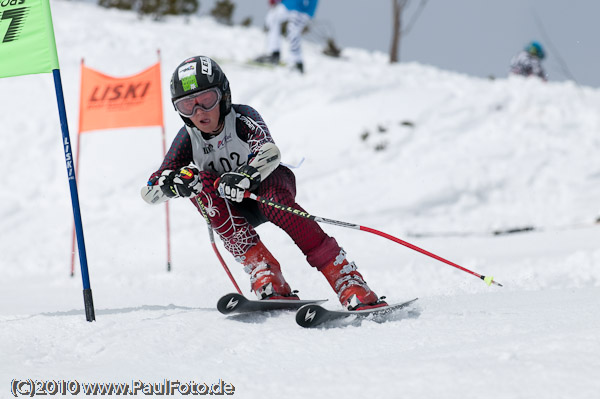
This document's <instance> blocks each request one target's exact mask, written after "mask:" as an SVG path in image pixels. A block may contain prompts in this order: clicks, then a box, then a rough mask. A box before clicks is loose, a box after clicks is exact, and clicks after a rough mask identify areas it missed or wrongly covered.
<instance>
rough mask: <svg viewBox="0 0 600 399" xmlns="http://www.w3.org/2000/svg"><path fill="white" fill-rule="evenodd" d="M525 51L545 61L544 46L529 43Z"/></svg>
mask: <svg viewBox="0 0 600 399" xmlns="http://www.w3.org/2000/svg"><path fill="white" fill-rule="evenodd" d="M525 51H527V52H528V53H529V54H531V55H533V56H536V57H538V58H539V59H540V60H543V59H544V57H545V56H546V53H544V49H543V47H542V45H541V44H540V43H538V42H531V43H529V44H528V45H527V46H526V47H525Z"/></svg>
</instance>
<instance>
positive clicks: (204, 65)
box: [171, 55, 231, 127]
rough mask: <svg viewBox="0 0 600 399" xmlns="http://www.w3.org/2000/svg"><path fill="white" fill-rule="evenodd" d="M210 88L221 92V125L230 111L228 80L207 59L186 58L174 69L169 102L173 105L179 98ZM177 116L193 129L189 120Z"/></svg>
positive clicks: (219, 68) (211, 61)
mask: <svg viewBox="0 0 600 399" xmlns="http://www.w3.org/2000/svg"><path fill="white" fill-rule="evenodd" d="M212 87H216V88H217V89H219V90H220V91H221V103H220V104H219V111H220V115H219V123H222V122H223V120H224V119H225V116H226V115H227V114H228V113H229V112H230V111H231V89H230V88H229V80H227V76H225V73H224V72H223V70H222V69H221V67H220V66H219V64H217V63H216V62H215V61H214V60H213V59H211V58H209V57H204V56H201V55H199V56H196V57H192V58H188V59H187V60H185V61H183V62H182V63H181V64H179V66H177V68H175V72H173V75H172V76H171V102H172V103H174V102H175V100H177V99H179V98H181V97H185V96H188V95H190V94H193V93H196V92H199V91H203V90H206V89H210V88H212ZM173 106H175V105H173ZM176 110H177V109H176ZM179 116H181V119H183V121H184V122H185V124H186V125H188V126H190V127H194V124H193V123H192V121H191V119H190V118H186V117H185V116H183V115H179Z"/></svg>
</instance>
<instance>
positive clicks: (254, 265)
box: [148, 56, 386, 310]
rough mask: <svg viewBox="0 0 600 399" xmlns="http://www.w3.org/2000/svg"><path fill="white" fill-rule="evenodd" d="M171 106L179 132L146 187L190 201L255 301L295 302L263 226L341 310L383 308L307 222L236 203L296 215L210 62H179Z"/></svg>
mask: <svg viewBox="0 0 600 399" xmlns="http://www.w3.org/2000/svg"><path fill="white" fill-rule="evenodd" d="M171 100H172V102H173V105H174V107H175V110H176V111H177V112H178V113H179V115H180V117H181V119H182V120H183V122H184V126H183V127H182V128H181V129H180V130H179V132H178V133H177V135H176V137H175V139H174V140H173V143H172V145H171V148H170V149H169V151H168V153H167V154H166V156H165V158H164V160H163V162H162V164H161V166H160V168H159V169H158V170H157V171H156V172H154V173H153V174H152V175H151V176H150V179H149V181H148V185H158V186H160V189H161V191H162V192H163V193H164V195H166V196H167V197H169V198H180V197H181V198H190V199H191V201H192V203H193V204H194V205H195V206H196V208H197V209H198V211H200V212H201V213H203V215H205V217H207V218H208V219H209V220H210V223H211V225H212V227H213V228H214V230H215V231H216V232H217V234H218V235H219V236H220V237H221V239H222V240H223V244H224V246H225V248H226V249H227V250H228V251H229V252H230V253H231V254H232V255H233V256H234V257H235V259H236V260H237V261H238V262H240V263H242V264H243V266H244V270H245V271H246V272H247V273H248V274H249V275H250V284H251V290H252V291H253V292H254V293H255V294H256V296H257V297H258V298H259V299H275V298H276V299H298V296H297V295H296V293H295V291H292V290H291V288H290V286H289V284H288V283H287V282H286V281H285V279H284V277H283V275H282V273H281V268H280V264H279V262H278V261H277V260H276V259H275V258H274V257H273V255H272V254H271V253H270V252H269V250H267V248H266V247H265V245H264V244H263V242H262V241H261V240H260V237H259V235H258V234H257V233H256V231H255V229H254V228H255V227H257V226H258V225H260V224H262V223H264V222H271V223H273V224H275V225H277V226H278V227H280V228H281V229H283V230H284V231H285V232H286V233H287V234H288V235H289V236H290V237H291V238H292V240H293V241H294V242H295V244H296V245H297V246H298V248H299V249H300V250H301V251H302V253H303V254H304V255H305V256H306V260H307V262H308V263H309V264H310V265H311V266H312V267H314V268H315V269H316V270H317V271H319V272H321V273H322V274H323V275H324V276H325V278H326V279H327V281H328V282H329V284H330V285H331V287H332V288H333V289H334V291H335V292H336V293H337V295H338V298H339V301H340V303H341V304H342V305H343V306H344V307H345V308H347V309H350V310H355V309H366V308H372V307H380V306H385V305H386V303H385V302H384V301H382V300H380V299H379V297H378V296H377V295H376V294H375V293H374V292H373V291H371V289H370V288H369V286H368V285H367V284H366V282H365V281H364V279H363V277H362V275H361V274H360V273H359V272H358V271H357V270H356V265H355V264H354V262H348V260H347V259H346V252H345V251H344V250H343V249H342V248H341V247H340V246H339V245H338V243H337V242H336V240H335V239H334V238H333V237H330V236H328V235H327V234H326V233H325V232H324V231H323V230H322V229H321V227H320V226H319V224H317V223H316V222H315V221H313V220H309V219H305V218H301V217H298V216H295V215H292V214H290V213H287V212H285V211H281V210H278V209H276V208H274V207H272V206H268V205H266V204H261V203H259V202H257V201H254V200H252V199H244V193H245V191H246V190H248V191H250V192H253V193H256V194H257V195H259V196H261V197H264V198H269V199H272V200H274V201H276V202H279V203H282V204H284V205H287V206H290V207H292V208H295V209H299V210H302V208H301V207H300V206H299V205H298V204H297V203H296V201H295V196H296V182H295V177H294V174H293V172H292V171H291V170H290V169H288V168H287V167H285V166H283V165H281V164H280V159H281V155H280V152H279V149H278V148H277V146H276V145H275V142H274V141H273V138H272V137H271V133H270V132H269V129H268V128H267V125H266V124H265V122H264V121H263V119H262V117H261V116H260V114H259V113H258V112H257V111H256V110H254V109H253V108H252V107H250V106H249V105H243V104H232V103H231V89H230V87H229V81H228V80H227V77H226V76H225V74H224V73H223V71H222V70H221V68H220V66H219V65H218V64H217V63H216V62H215V61H213V60H212V59H210V58H208V57H203V56H197V57H192V58H189V59H187V60H185V61H183V62H182V63H181V64H180V65H179V66H178V67H177V69H176V70H175V72H174V73H173V76H172V78H171ZM216 181H218V187H217V188H215V182H216Z"/></svg>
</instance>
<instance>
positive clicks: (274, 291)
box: [239, 241, 299, 299]
mask: <svg viewBox="0 0 600 399" xmlns="http://www.w3.org/2000/svg"><path fill="white" fill-rule="evenodd" d="M239 261H240V262H241V263H242V264H243V265H244V271H245V272H246V273H248V274H250V288H251V290H252V292H254V293H255V294H256V296H257V297H258V299H299V298H298V295H296V292H295V291H292V290H291V288H290V286H289V284H288V283H286V281H285V279H284V278H283V274H281V267H280V265H279V262H277V260H276V259H275V258H274V257H273V255H272V254H271V252H269V250H268V249H267V248H266V247H265V246H264V245H263V243H262V241H259V242H258V243H257V244H256V245H254V246H253V247H251V248H250V249H249V250H248V251H246V253H245V254H244V255H243V256H242V257H241V258H240V259H239Z"/></svg>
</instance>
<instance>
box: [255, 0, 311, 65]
mask: <svg viewBox="0 0 600 399" xmlns="http://www.w3.org/2000/svg"><path fill="white" fill-rule="evenodd" d="M317 3H318V0H269V4H270V8H269V11H268V12H267V16H266V18H265V24H266V26H267V31H268V33H267V54H266V55H263V56H260V57H258V58H256V60H255V61H256V62H259V63H268V64H279V59H280V56H281V25H282V24H283V23H284V22H286V21H287V23H288V24H287V36H288V39H289V42H290V56H289V58H290V62H291V63H292V65H293V66H294V68H295V69H296V70H298V71H299V72H300V73H304V61H303V58H302V46H301V42H300V40H301V37H302V31H303V30H304V27H305V26H306V24H308V22H309V21H310V20H311V18H313V17H314V15H315V10H316V9H317Z"/></svg>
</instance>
